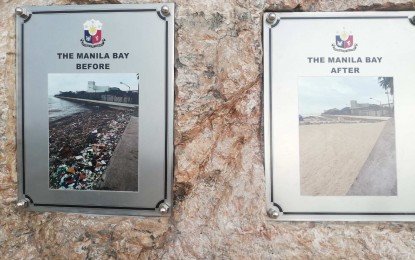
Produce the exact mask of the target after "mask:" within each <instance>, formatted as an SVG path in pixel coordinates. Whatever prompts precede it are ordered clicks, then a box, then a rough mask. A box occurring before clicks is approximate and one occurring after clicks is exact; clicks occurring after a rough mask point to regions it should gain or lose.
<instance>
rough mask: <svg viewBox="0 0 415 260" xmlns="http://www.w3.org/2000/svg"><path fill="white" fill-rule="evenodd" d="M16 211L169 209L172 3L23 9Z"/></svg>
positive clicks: (147, 211)
mask: <svg viewBox="0 0 415 260" xmlns="http://www.w3.org/2000/svg"><path fill="white" fill-rule="evenodd" d="M16 14H17V23H16V31H17V36H16V38H17V70H18V74H17V87H18V138H17V140H18V172H19V206H21V207H28V209H30V210H39V211H49V210H57V211H68V212H85V213H100V214H128V215H162V214H166V213H168V212H169V207H170V206H171V203H172V201H171V182H172V171H173V170H172V169H173V105H174V104H173V102H174V93H173V91H174V88H173V77H174V75H173V73H174V72H173V64H174V4H172V3H168V4H145V5H90V6H54V7H21V8H17V9H16Z"/></svg>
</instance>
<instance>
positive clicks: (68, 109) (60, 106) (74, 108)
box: [48, 96, 89, 122]
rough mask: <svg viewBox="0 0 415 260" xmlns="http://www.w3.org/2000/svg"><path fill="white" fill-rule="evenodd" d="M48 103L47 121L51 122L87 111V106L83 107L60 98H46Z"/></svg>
mask: <svg viewBox="0 0 415 260" xmlns="http://www.w3.org/2000/svg"><path fill="white" fill-rule="evenodd" d="M48 103H49V121H50V122H53V121H55V120H58V119H61V118H63V117H67V116H70V115H73V114H76V113H79V112H84V111H87V110H89V108H88V106H85V105H83V104H81V103H78V102H72V101H68V100H65V99H61V98H56V97H53V96H49V97H48Z"/></svg>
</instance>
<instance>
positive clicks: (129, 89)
mask: <svg viewBox="0 0 415 260" xmlns="http://www.w3.org/2000/svg"><path fill="white" fill-rule="evenodd" d="M120 84H123V85H126V86H127V87H128V92H130V91H131V88H130V86H128V85H127V84H125V83H124V82H120Z"/></svg>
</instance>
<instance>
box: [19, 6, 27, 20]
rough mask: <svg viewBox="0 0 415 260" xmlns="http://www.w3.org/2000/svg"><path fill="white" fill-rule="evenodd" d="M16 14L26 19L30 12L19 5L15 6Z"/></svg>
mask: <svg viewBox="0 0 415 260" xmlns="http://www.w3.org/2000/svg"><path fill="white" fill-rule="evenodd" d="M16 14H17V15H18V16H20V17H22V18H23V19H26V18H27V17H29V15H30V12H29V11H28V10H26V9H23V8H21V7H17V8H16Z"/></svg>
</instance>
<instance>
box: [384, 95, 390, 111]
mask: <svg viewBox="0 0 415 260" xmlns="http://www.w3.org/2000/svg"><path fill="white" fill-rule="evenodd" d="M385 94H386V95H387V96H388V107H389V110H390V109H391V103H390V101H389V92H388V91H386V92H385Z"/></svg>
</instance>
